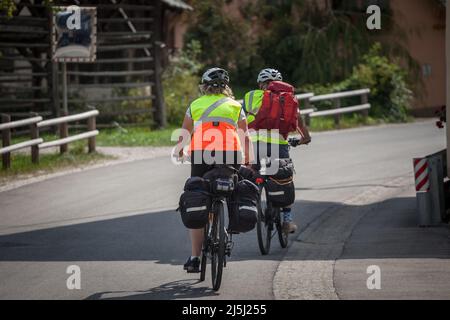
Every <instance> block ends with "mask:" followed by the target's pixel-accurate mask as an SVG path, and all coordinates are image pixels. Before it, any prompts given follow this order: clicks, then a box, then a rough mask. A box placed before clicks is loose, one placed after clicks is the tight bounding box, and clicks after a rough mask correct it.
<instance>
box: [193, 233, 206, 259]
mask: <svg viewBox="0 0 450 320" xmlns="http://www.w3.org/2000/svg"><path fill="white" fill-rule="evenodd" d="M190 235H191V246H192V256H193V257H200V256H201V253H202V244H203V238H204V232H203V229H191V230H190Z"/></svg>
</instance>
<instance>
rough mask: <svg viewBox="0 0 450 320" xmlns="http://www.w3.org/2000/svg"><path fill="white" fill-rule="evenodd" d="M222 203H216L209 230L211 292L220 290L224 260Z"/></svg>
mask: <svg viewBox="0 0 450 320" xmlns="http://www.w3.org/2000/svg"><path fill="white" fill-rule="evenodd" d="M224 205H225V204H224V202H223V201H220V202H217V203H216V208H215V210H214V217H213V224H212V229H211V240H212V241H211V276H212V285H213V290H214V291H217V290H219V289H220V284H221V282H222V273H223V266H224V258H225V217H224V216H225V214H224Z"/></svg>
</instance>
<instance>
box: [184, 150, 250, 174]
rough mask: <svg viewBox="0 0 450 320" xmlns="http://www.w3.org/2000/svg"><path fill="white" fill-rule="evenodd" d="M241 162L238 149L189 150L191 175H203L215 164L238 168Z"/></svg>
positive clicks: (240, 154)
mask: <svg viewBox="0 0 450 320" xmlns="http://www.w3.org/2000/svg"><path fill="white" fill-rule="evenodd" d="M241 163H242V153H241V152H240V151H225V152H224V151H209V152H208V151H193V152H191V177H203V175H204V174H205V173H206V172H208V171H209V170H211V169H213V168H214V166H215V165H217V164H218V165H220V164H227V165H231V166H233V167H234V168H235V169H236V170H239V168H240V166H241Z"/></svg>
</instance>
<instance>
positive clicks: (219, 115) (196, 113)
mask: <svg viewBox="0 0 450 320" xmlns="http://www.w3.org/2000/svg"><path fill="white" fill-rule="evenodd" d="M190 108H191V115H192V119H193V120H194V132H193V134H192V137H191V143H190V150H191V151H200V150H208V151H212V150H216V151H240V150H241V143H240V140H239V136H238V134H237V123H238V121H239V116H240V113H241V108H242V106H241V105H240V104H239V103H238V102H236V101H234V100H233V99H231V98H228V97H226V96H225V95H222V94H217V95H205V96H202V97H200V98H198V99H197V100H195V101H194V102H192V103H191V106H190Z"/></svg>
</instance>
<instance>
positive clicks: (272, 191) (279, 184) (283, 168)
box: [267, 159, 295, 208]
mask: <svg viewBox="0 0 450 320" xmlns="http://www.w3.org/2000/svg"><path fill="white" fill-rule="evenodd" d="M279 165H280V167H279V169H278V172H277V174H276V175H274V176H272V177H270V178H269V179H268V180H267V197H268V199H269V200H270V201H271V202H272V205H273V206H275V207H278V208H285V207H289V206H290V205H292V204H293V203H294V202H295V186H294V182H293V176H294V172H295V170H294V164H293V163H292V160H291V159H280V163H279Z"/></svg>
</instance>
